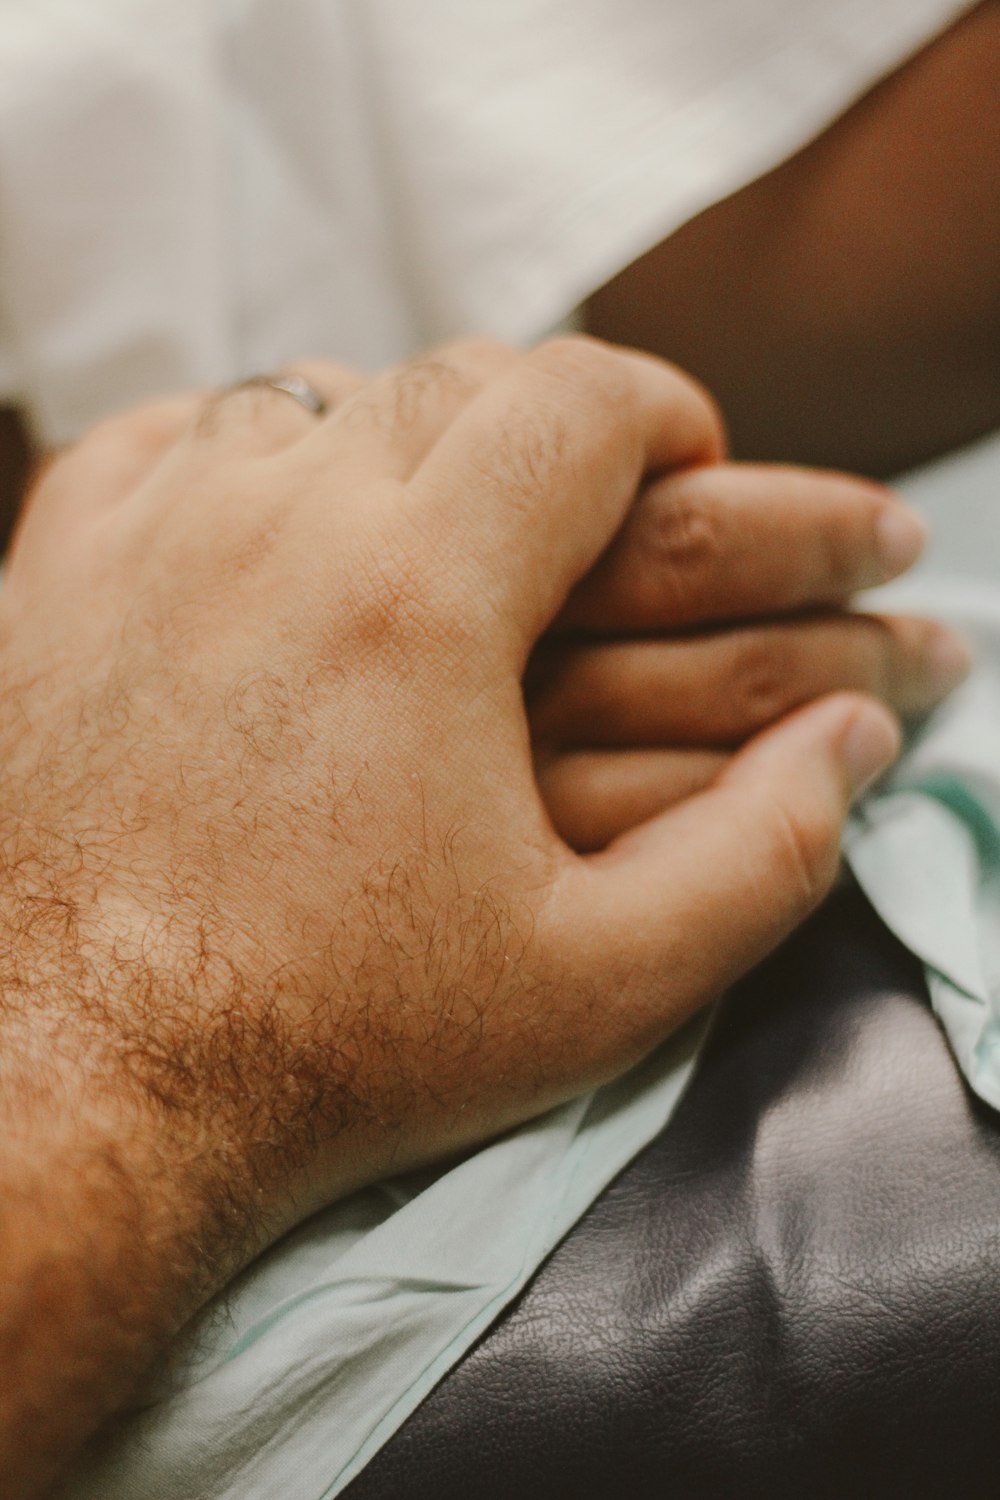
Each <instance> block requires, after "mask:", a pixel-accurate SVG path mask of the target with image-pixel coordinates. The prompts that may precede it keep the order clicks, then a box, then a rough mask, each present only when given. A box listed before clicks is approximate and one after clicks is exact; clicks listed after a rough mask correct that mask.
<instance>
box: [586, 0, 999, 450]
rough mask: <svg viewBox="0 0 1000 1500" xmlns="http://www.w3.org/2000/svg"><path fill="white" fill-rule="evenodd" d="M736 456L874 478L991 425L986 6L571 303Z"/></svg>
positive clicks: (989, 43) (995, 421)
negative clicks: (665, 362)
mask: <svg viewBox="0 0 1000 1500" xmlns="http://www.w3.org/2000/svg"><path fill="white" fill-rule="evenodd" d="M586 321H587V327H588V329H589V330H590V331H591V332H592V333H596V334H600V335H601V336H602V337H605V338H610V339H615V340H617V341H619V342H621V343H626V344H634V345H635V346H636V347H638V348H641V349H648V350H650V351H652V352H654V353H657V354H661V355H663V356H664V357H666V358H668V359H673V360H676V361H677V363H678V364H680V365H682V366H683V367H684V368H685V369H687V370H690V371H692V372H693V373H694V374H695V375H697V376H698V377H699V378H700V379H701V380H703V381H705V383H706V384H707V385H708V386H709V388H710V389H711V390H712V391H713V393H714V394H715V396H716V397H717V398H718V400H719V401H720V403H721V405H722V408H723V410H724V411H725V413H726V420H727V423H728V424H729V428H730V433H731V437H732V446H733V452H734V453H735V454H736V456H737V457H738V458H748V459H749V458H756V459H773V458H781V459H785V460H790V459H794V460H796V461H798V462H800V463H809V464H823V465H833V466H837V467H844V468H850V469H858V470H860V471H861V472H864V473H870V474H880V475H888V474H893V473H899V472H901V471H902V470H903V469H906V468H908V467H910V466H911V465H915V464H918V463H921V462H923V461H925V460H927V459H930V458H933V457H934V456H935V455H937V454H940V453H944V452H947V451H948V450H949V449H951V448H954V447H956V446H958V445H959V444H961V443H963V442H967V441H969V440H971V439H972V438H975V437H977V436H979V435H980V434H982V433H985V432H988V431H990V430H991V429H993V428H995V427H997V426H998V425H1000V359H998V358H997V350H998V349H1000V0H986V3H985V4H982V5H979V6H978V7H976V8H975V9H974V10H973V11H972V12H971V14H969V15H968V16H966V17H964V18H963V19H962V20H961V21H960V22H959V23H958V24H957V25H955V26H954V27H952V28H951V29H950V30H949V31H948V32H946V33H945V34H944V35H943V36H942V37H940V38H939V39H938V40H936V41H935V42H934V43H933V44H932V45H931V46H929V47H928V48H926V49H925V50H924V51H923V52H921V53H920V54H919V55H918V56H917V57H915V58H914V59H913V60H912V61H911V62H910V63H908V64H907V65H906V66H905V67H903V68H901V69H900V70H899V71H898V72H897V73H895V74H893V76H892V77H890V78H888V79H886V80H885V82H883V83H881V84H880V85H879V86H878V87H877V88H875V89H873V90H872V91H871V92H870V93H869V94H868V95H866V96H865V97H864V98H863V99H862V100H860V102H859V103H858V104H857V105H855V106H854V108H852V109H850V110H849V111H848V112H847V114H846V115H845V116H844V117H843V118H842V119H841V120H839V121H837V122H836V124H834V125H833V126H832V127H831V128H830V129H829V130H827V131H826V132H825V133H824V134H823V135H822V136H821V137H820V138H819V139H818V140H816V141H815V142H813V143H812V144H810V145H808V146H807V147H806V148H805V149H804V150H803V151H801V152H799V153H798V155H796V156H795V157H793V158H792V159H791V160H790V161H788V162H786V163H785V164H783V165H782V166H780V167H779V168H778V169H777V170H776V171H774V172H771V173H769V174H768V175H767V176H766V177H763V178H761V179H760V180H759V181H757V182H755V183H753V184H751V185H750V186H749V187H747V188H745V189H743V190H742V191H741V192H739V193H736V194H735V195H734V196H733V197H731V198H728V199H727V200H725V201H724V202H723V203H720V204H718V205H717V206H715V207H713V208H711V209H709V210H708V211H707V212H706V213H703V214H701V215H700V216H699V217H698V218H696V219H694V220H693V221H692V222H691V223H689V224H687V225H685V226H684V227H683V228H682V229H681V230H679V231H678V233H676V234H674V235H672V236H671V238H670V239H669V240H666V241H665V242H664V243H663V244H661V245H659V246H657V247H656V248H655V249H653V250H652V251H650V252H649V254H647V255H645V256H643V257H642V258H641V259H639V260H638V261H636V262H635V263H634V264H633V265H631V266H629V267H628V268H627V269H626V270H624V271H623V272H622V273H621V274H620V275H619V276H617V277H616V278H615V279H614V280H613V281H612V282H610V283H609V284H608V285H607V286H606V287H604V288H603V289H601V290H600V291H598V292H597V293H596V294H595V296H594V297H593V298H592V299H591V301H590V304H589V307H588V311H587V320H586Z"/></svg>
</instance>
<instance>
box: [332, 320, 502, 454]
mask: <svg viewBox="0 0 1000 1500" xmlns="http://www.w3.org/2000/svg"><path fill="white" fill-rule="evenodd" d="M517 359H518V355H517V353H516V352H515V351H514V350H513V349H511V348H509V347H508V346H507V345H506V344H501V343H497V342H495V341H492V340H489V339H466V340H463V341H460V342H456V343H453V344H448V345H446V346H445V347H443V348H442V349H439V350H436V351H435V352H433V353H431V354H427V355H425V356H423V357H422V358H420V359H414V360H410V361H408V362H407V363H405V364H402V365H396V366H394V367H393V368H392V369H391V370H387V371H386V372H385V374H384V375H381V376H379V377H378V378H377V379H374V380H370V381H367V382H366V383H365V384H364V385H363V386H361V387H359V389H358V390H357V391H356V392H355V393H354V394H353V395H352V396H351V397H350V399H348V400H346V401H345V402H343V404H342V405H341V406H339V407H338V409H337V410H336V411H335V412H334V413H333V414H332V416H331V417H330V418H329V419H328V420H327V421H325V422H324V423H323V424H322V425H321V426H320V427H319V428H318V429H317V430H316V432H315V433H313V434H312V440H311V445H310V446H311V447H312V449H313V450H314V451H315V452H316V453H317V454H318V455H319V456H320V458H321V461H322V462H323V463H324V464H329V463H331V462H332V463H335V464H336V473H337V477H338V479H339V480H341V481H343V480H344V479H345V478H349V477H350V476H351V475H352V474H353V475H356V476H357V477H358V478H361V479H365V480H372V479H379V478H385V479H397V480H406V479H409V478H410V476H411V475H412V473H413V472H414V470H415V469H416V468H417V466H418V465H419V464H420V463H421V462H422V461H423V459H424V458H425V457H426V455H427V453H428V452H429V451H430V449H431V448H432V447H433V446H434V444H435V443H436V442H437V441H438V439H439V438H440V436H441V434H442V433H443V432H444V431H445V430H446V429H447V428H448V427H449V426H450V424H451V423H452V422H453V421H454V420H455V418H456V417H457V416H458V414H459V413H460V412H461V411H462V410H463V409H464V408H465V406H466V405H467V404H468V402H469V401H470V400H472V399H473V397H475V396H478V395H479V393H480V391H482V390H483V388H484V387H485V386H486V385H488V384H489V383H490V382H491V381H492V380H494V379H495V378H496V377H497V376H498V375H500V374H502V373H503V371H504V370H507V369H509V368H510V366H511V365H512V364H514V363H515V362H516V361H517Z"/></svg>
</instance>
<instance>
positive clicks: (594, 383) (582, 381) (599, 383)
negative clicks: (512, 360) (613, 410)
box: [529, 334, 631, 403]
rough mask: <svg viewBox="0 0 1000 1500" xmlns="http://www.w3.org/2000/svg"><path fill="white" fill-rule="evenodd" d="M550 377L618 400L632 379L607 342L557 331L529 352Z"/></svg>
mask: <svg viewBox="0 0 1000 1500" xmlns="http://www.w3.org/2000/svg"><path fill="white" fill-rule="evenodd" d="M529 357H530V358H531V360H532V362H533V363H534V364H535V365H536V366H537V367H538V368H539V369H541V370H543V371H544V372H545V373H546V374H547V375H549V376H550V377H551V378H552V379H554V380H556V381H558V382H559V383H561V384H563V385H568V386H570V387H572V388H574V389H576V390H579V391H580V392H581V393H586V395H587V397H588V398H589V399H590V400H593V401H604V402H609V403H610V402H613V401H617V402H619V403H620V402H621V401H622V400H623V399H624V398H626V397H627V396H628V395H629V394H630V393H631V381H630V379H629V375H628V372H627V369H626V366H625V365H624V363H623V361H622V360H621V358H620V357H619V356H618V355H617V354H616V353H615V351H614V350H613V349H611V348H609V347H608V345H606V344H602V343H600V342H599V341H598V340H597V339H591V338H588V337H587V336H586V335H585V334H560V335H559V336H558V337H556V338H551V339H546V340H545V342H544V343H542V344H539V346H538V348H537V349H536V350H535V351H534V353H533V354H532V355H531V356H529Z"/></svg>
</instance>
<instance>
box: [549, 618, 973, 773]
mask: <svg viewBox="0 0 1000 1500" xmlns="http://www.w3.org/2000/svg"><path fill="white" fill-rule="evenodd" d="M546 658H547V659H548V665H547V668H546ZM969 663H970V655H969V651H968V648H967V646H966V645H965V643H964V641H963V640H962V638H961V637H960V636H958V635H956V634H955V632H954V631H952V630H950V629H949V628H948V627H947V626H945V625H940V624H938V623H937V622H936V621H932V620H922V619H911V618H908V617H904V616H898V615H886V616H875V615H860V614H857V615H855V614H847V613H841V614H836V615H826V616H819V617H816V618H815V619H810V618H806V619H802V620H798V621H794V622H784V621H782V622H777V623H774V624H767V625H752V626H747V627H746V628H744V629H739V630H731V631H722V632H718V633H715V634H712V635H703V636H693V637H687V638H679V639H675V640H670V641H662V640H656V639H647V640H638V641H637V640H625V641H611V642H601V643H596V644H592V645H586V644H581V645H577V646H574V647H571V648H563V649H560V648H558V647H555V648H552V650H551V651H547V652H545V653H543V654H542V655H541V657H540V658H539V659H538V665H537V666H536V667H535V674H534V682H533V685H532V687H531V690H530V695H529V717H530V720H531V726H532V732H533V734H534V735H535V736H536V737H537V738H539V739H541V740H546V741H551V742H553V743H555V744H559V745H563V746H566V745H626V744H629V745H650V744H670V745H699V746H708V745H713V746H726V745H737V744H740V743H741V742H742V741H743V740H745V739H746V738H747V737H748V736H749V735H751V734H755V733H757V732H758V731H759V730H760V729H763V728H764V727H765V726H766V725H768V724H772V723H774V722H775V721H776V720H777V719H779V718H781V717H782V716H783V715H784V714H786V713H788V712H790V711H791V710H792V709H794V708H796V707H798V706H799V705H800V704H802V703H806V702H808V701H809V700H810V699H813V698H817V697H820V696H821V695H822V694H824V693H829V692H833V691H836V690H838V689H855V690H858V691H862V692H868V693H872V694H873V695H874V696H876V697H879V698H881V699H883V700H884V702H885V703H887V704H888V705H889V706H890V707H891V708H892V709H894V710H895V711H896V712H897V713H899V714H902V715H904V716H908V715H915V714H921V713H926V712H927V711H928V710H929V709H930V708H932V707H933V706H934V704H935V703H937V702H939V701H940V699H941V698H943V697H944V696H945V694H946V693H948V692H950V690H951V689H952V688H953V687H955V686H956V685H957V683H958V682H960V681H961V680H962V678H963V677H964V676H965V675H966V674H967V672H968V669H969ZM546 670H547V672H548V675H547V677H546V675H545V674H546Z"/></svg>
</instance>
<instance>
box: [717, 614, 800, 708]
mask: <svg viewBox="0 0 1000 1500" xmlns="http://www.w3.org/2000/svg"><path fill="white" fill-rule="evenodd" d="M798 665H799V664H798V661H797V653H796V651H795V649H794V647H793V646H792V644H791V642H790V641H789V640H788V638H787V637H786V636H784V635H779V634H778V633H777V632H775V633H774V634H773V635H772V634H770V633H762V634H760V635H755V636H752V637H751V638H750V639H749V640H746V641H743V642H741V643H740V645H739V647H738V649H737V650H736V651H735V653H734V655H733V657H732V661H731V664H730V671H729V674H728V681H727V682H726V683H725V684H724V691H726V693H727V696H728V701H729V703H730V705H731V713H732V717H733V720H734V727H736V728H737V729H739V730H741V731H743V732H745V731H746V730H749V729H755V728H761V727H763V726H764V725H766V724H770V723H773V721H774V720H775V719H777V718H779V717H780V716H781V714H783V713H785V712H786V711H787V710H788V708H789V707H790V706H791V705H792V703H794V702H795V701H796V685H797V683H798V676H799V673H798Z"/></svg>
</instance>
